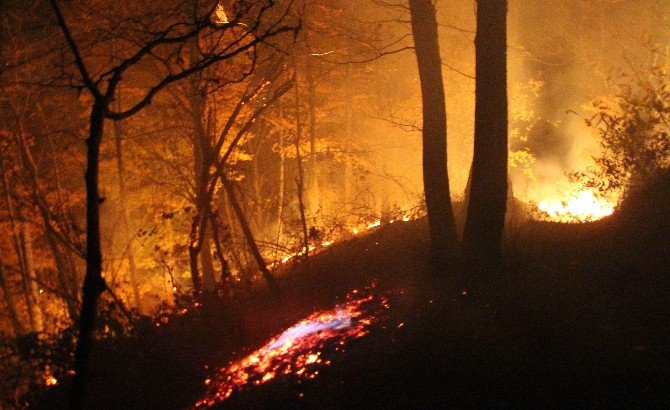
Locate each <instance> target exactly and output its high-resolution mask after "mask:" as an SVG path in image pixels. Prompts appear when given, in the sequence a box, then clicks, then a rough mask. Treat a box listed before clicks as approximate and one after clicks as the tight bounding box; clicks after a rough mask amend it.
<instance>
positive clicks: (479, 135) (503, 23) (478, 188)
mask: <svg viewBox="0 0 670 410" xmlns="http://www.w3.org/2000/svg"><path fill="white" fill-rule="evenodd" d="M506 27H507V1H506V0H488V1H479V2H478V4H477V35H476V38H475V49H476V64H477V67H476V77H477V84H476V89H475V98H476V105H475V144H474V157H473V161H472V171H471V172H472V181H471V187H470V199H469V202H468V214H467V219H466V223H465V232H464V242H465V244H464V250H465V252H466V253H465V255H466V259H468V260H469V261H471V262H474V263H476V264H477V265H478V266H484V270H485V271H487V270H491V269H496V267H499V266H500V261H501V257H502V250H501V243H502V235H503V230H504V226H505V212H506V209H507V190H508V181H507V155H508V153H507V152H508V147H507V144H508V143H507V138H508V136H507V132H508V131H507V126H508V120H507V110H508V108H507V107H508V106H507V104H508V103H507V33H506ZM482 264H483V265H482Z"/></svg>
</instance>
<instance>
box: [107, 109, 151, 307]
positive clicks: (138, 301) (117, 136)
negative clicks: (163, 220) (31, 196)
mask: <svg viewBox="0 0 670 410" xmlns="http://www.w3.org/2000/svg"><path fill="white" fill-rule="evenodd" d="M120 100H121V99H120V97H119V98H118V104H119V107H120V104H121V102H120ZM114 143H115V146H116V171H117V173H118V178H119V179H118V181H119V206H120V208H121V221H122V223H123V229H122V230H121V232H122V235H123V238H122V243H126V241H127V242H128V246H127V248H126V258H127V259H128V273H129V274H130V275H129V276H130V286H131V287H132V289H133V299H134V302H135V308H136V309H137V311H138V312H140V313H143V312H144V307H143V306H142V296H141V294H140V284H139V282H138V280H137V266H136V265H135V244H134V243H133V235H131V234H130V232H131V229H130V218H129V212H128V201H127V195H128V192H127V189H126V169H125V163H124V160H123V129H122V128H121V121H114Z"/></svg>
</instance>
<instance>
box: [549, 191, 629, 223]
mask: <svg viewBox="0 0 670 410" xmlns="http://www.w3.org/2000/svg"><path fill="white" fill-rule="evenodd" d="M537 207H538V209H539V210H540V211H541V212H542V213H543V216H544V217H545V218H546V219H549V220H550V221H554V222H564V223H582V222H593V221H597V220H599V219H602V218H605V217H607V216H610V215H612V214H613V213H614V210H615V208H616V203H615V202H612V201H610V200H608V199H605V198H600V197H598V196H597V195H596V194H595V193H594V191H593V190H592V189H584V190H580V191H576V192H573V193H570V194H569V195H568V197H567V198H563V199H549V200H544V201H541V202H539V203H538V204H537Z"/></svg>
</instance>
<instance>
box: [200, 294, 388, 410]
mask: <svg viewBox="0 0 670 410" xmlns="http://www.w3.org/2000/svg"><path fill="white" fill-rule="evenodd" d="M357 294H359V293H358V292H352V293H351V294H350V295H348V296H347V300H348V301H347V302H346V303H344V304H341V305H338V306H336V307H335V309H332V310H328V311H324V312H317V313H314V314H312V315H311V316H309V317H307V318H306V319H303V320H301V321H300V322H298V323H296V324H295V325H293V326H292V327H290V328H288V329H287V330H285V331H284V332H283V333H281V334H280V335H278V336H276V337H274V338H272V339H271V340H270V341H269V342H268V343H266V344H265V345H264V346H263V347H261V348H260V349H258V350H256V351H254V352H253V353H251V354H250V355H248V356H246V357H244V358H242V359H240V360H238V361H236V362H232V363H230V364H229V365H228V366H227V367H224V368H222V369H220V370H219V372H218V374H217V375H216V376H215V377H213V378H211V379H207V380H206V381H205V384H206V385H209V386H211V387H210V390H209V391H208V392H207V394H206V397H205V398H204V399H202V400H200V401H198V402H197V403H196V404H195V407H196V408H206V407H212V406H214V405H216V404H217V403H220V402H222V401H224V400H226V399H227V398H228V397H230V396H231V395H232V394H233V393H234V392H236V391H239V390H241V389H243V388H245V387H246V386H258V385H261V384H264V383H267V382H269V381H271V380H273V379H274V378H276V377H277V375H293V376H295V377H299V378H302V379H314V378H315V377H316V376H317V375H318V374H319V371H318V367H319V366H327V365H329V364H330V363H331V361H330V360H324V359H323V358H322V356H323V353H322V349H323V348H324V347H325V346H326V344H331V345H338V346H344V345H345V343H346V341H347V340H352V339H357V338H360V337H363V336H365V335H366V334H367V333H368V327H369V326H370V324H371V323H373V322H374V321H375V320H377V318H378V315H377V314H376V312H377V311H379V310H380V309H381V307H382V306H388V302H387V301H386V299H385V298H383V297H374V296H367V297H360V296H358V297H354V296H355V295H357ZM336 350H340V351H343V350H342V349H341V347H338V348H337V349H336Z"/></svg>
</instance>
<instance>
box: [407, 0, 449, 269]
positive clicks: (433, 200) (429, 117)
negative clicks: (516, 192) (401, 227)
mask: <svg viewBox="0 0 670 410" xmlns="http://www.w3.org/2000/svg"><path fill="white" fill-rule="evenodd" d="M409 6H410V12H411V15H412V33H413V34H414V47H415V50H416V59H417V62H418V65H419V77H420V79H421V92H422V101H423V129H422V134H423V182H424V190H425V194H426V209H427V212H428V227H429V230H430V255H431V260H432V262H433V264H434V266H436V267H437V268H444V267H445V266H446V265H447V264H448V263H450V262H452V261H453V260H454V259H455V258H456V255H457V252H458V239H457V237H456V224H455V222H454V214H453V209H452V205H451V196H450V191H449V176H448V173H447V111H446V102H445V94H444V85H443V82H442V62H441V58H440V48H439V43H438V31H437V27H438V25H437V17H436V12H435V6H434V5H433V3H432V1H431V0H410V2H409Z"/></svg>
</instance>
